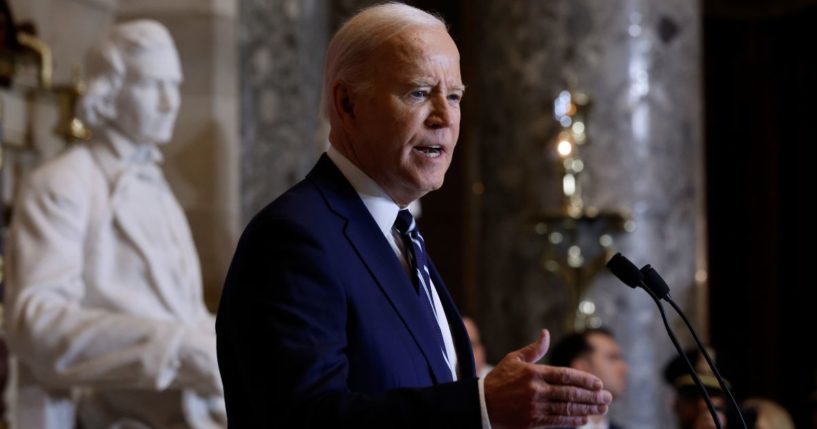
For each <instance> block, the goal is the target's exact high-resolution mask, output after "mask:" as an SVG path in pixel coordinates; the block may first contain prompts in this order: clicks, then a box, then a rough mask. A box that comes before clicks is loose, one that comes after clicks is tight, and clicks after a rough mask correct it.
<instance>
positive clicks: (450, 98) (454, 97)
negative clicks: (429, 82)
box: [448, 94, 462, 103]
mask: <svg viewBox="0 0 817 429" xmlns="http://www.w3.org/2000/svg"><path fill="white" fill-rule="evenodd" d="M460 100H462V94H449V95H448V101H453V102H455V103H459V102H460Z"/></svg>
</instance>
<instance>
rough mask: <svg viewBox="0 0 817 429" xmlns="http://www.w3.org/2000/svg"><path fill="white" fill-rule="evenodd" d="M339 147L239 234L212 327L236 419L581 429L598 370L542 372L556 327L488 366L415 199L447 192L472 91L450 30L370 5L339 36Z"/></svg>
mask: <svg viewBox="0 0 817 429" xmlns="http://www.w3.org/2000/svg"><path fill="white" fill-rule="evenodd" d="M323 90H324V109H325V113H326V114H327V116H328V118H329V122H330V125H331V132H330V136H329V140H330V142H331V147H330V148H329V150H328V151H327V153H326V155H324V156H322V157H321V159H320V160H319V161H318V163H317V165H316V166H315V167H314V168H313V170H312V171H311V172H310V173H309V175H308V176H307V177H306V179H304V180H303V181H302V182H300V183H299V184H297V185H296V186H295V187H293V188H292V189H290V190H289V191H288V192H286V193H285V194H284V195H283V196H281V197H280V198H278V199H277V200H275V201H274V202H273V203H272V204H270V205H269V206H267V207H266V208H265V209H263V210H262V211H261V212H260V213H259V214H258V215H257V216H256V217H255V218H254V219H253V221H252V222H251V223H250V225H249V226H248V227H247V229H246V230H245V231H244V234H243V236H242V238H241V240H240V242H239V245H238V249H237V250H236V254H235V257H234V259H233V263H232V266H231V268H230V272H229V274H228V276H227V280H226V283H225V286H224V291H223V294H222V298H221V306H220V308H219V314H218V319H217V324H216V331H217V338H218V358H219V367H220V369H221V375H222V380H223V381H224V388H225V395H226V400H227V414H228V421H229V424H230V426H231V427H234V428H250V427H287V428H307V427H308V428H325V427H339V428H340V427H342V428H347V427H349V428H364V427H366V428H368V427H372V428H392V427H405V428H434V427H446V428H481V427H494V428H502V427H532V426H548V425H570V426H580V425H582V424H584V423H585V422H586V421H587V416H588V415H593V414H603V413H605V412H606V411H607V405H608V404H609V402H610V400H611V396H610V393H609V392H607V391H605V390H602V383H601V381H600V380H599V379H597V378H596V377H594V376H592V375H590V374H587V373H583V372H580V371H577V370H572V369H568V368H554V367H548V366H543V365H537V364H535V362H536V361H538V360H539V359H540V358H542V356H543V355H544V354H545V352H546V351H547V348H548V342H549V337H548V334H547V331H543V332H542V335H541V336H540V338H539V340H538V341H536V342H535V343H533V344H531V345H529V346H527V347H525V348H522V349H520V350H517V351H514V352H512V353H510V354H508V355H507V356H506V357H505V358H504V359H503V360H502V361H501V362H500V363H499V364H498V365H497V367H496V368H495V369H494V371H493V372H491V373H490V374H489V375H488V376H487V377H486V378H485V379H484V380H478V379H477V378H476V376H475V374H474V362H473V358H472V354H471V347H470V344H469V342H468V335H467V333H466V330H465V328H464V326H463V324H462V321H461V317H460V314H459V313H458V311H457V308H456V307H455V306H454V303H453V301H452V299H451V297H450V296H449V294H448V292H447V290H446V288H445V285H444V284H443V281H442V279H441V278H440V276H439V274H438V272H437V271H436V269H435V268H434V265H433V264H432V262H431V260H430V259H429V257H428V254H427V253H426V248H425V245H424V242H423V238H422V236H421V235H420V233H419V231H418V230H417V227H416V224H415V223H414V220H413V219H412V217H411V215H410V214H409V212H408V210H405V208H406V207H407V206H408V205H409V204H410V203H411V202H413V201H415V200H417V199H418V198H420V197H422V196H423V195H425V194H426V193H428V192H430V191H432V190H435V189H437V188H439V187H440V186H441V185H442V183H443V178H444V176H445V172H446V170H447V169H448V166H449V164H450V163H451V157H452V156H453V154H454V146H455V145H456V142H457V138H458V135H459V124H460V101H461V99H462V96H463V92H464V91H465V87H464V85H463V83H462V79H461V77H460V67H459V52H458V50H457V47H456V45H455V44H454V42H453V40H452V39H451V37H450V36H449V35H448V32H447V30H446V26H445V24H444V23H443V22H442V21H440V20H439V19H438V18H436V17H434V16H432V15H429V14H427V13H425V12H423V11H421V10H418V9H415V8H412V7H410V6H406V5H402V4H394V3H390V4H385V5H380V6H374V7H371V8H368V9H365V10H364V11H362V12H360V13H359V14H357V15H356V16H354V17H353V18H352V19H350V20H349V21H348V22H347V23H346V24H345V25H344V26H343V27H342V28H341V29H340V30H339V31H338V33H337V34H336V35H335V36H334V38H333V39H332V41H331V42H330V45H329V48H328V53H327V58H326V67H325V76H324V87H323Z"/></svg>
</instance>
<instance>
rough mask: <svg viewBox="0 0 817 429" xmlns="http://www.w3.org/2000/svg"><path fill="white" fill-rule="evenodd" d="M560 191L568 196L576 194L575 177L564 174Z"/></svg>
mask: <svg viewBox="0 0 817 429" xmlns="http://www.w3.org/2000/svg"><path fill="white" fill-rule="evenodd" d="M562 190H563V191H564V193H565V195H567V196H570V195H573V194H575V193H576V177H575V176H573V175H572V174H565V177H563V178H562Z"/></svg>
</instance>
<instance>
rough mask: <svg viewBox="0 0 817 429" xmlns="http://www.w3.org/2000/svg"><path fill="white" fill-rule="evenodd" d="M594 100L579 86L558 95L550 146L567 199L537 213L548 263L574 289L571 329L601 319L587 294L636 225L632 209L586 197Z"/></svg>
mask: <svg viewBox="0 0 817 429" xmlns="http://www.w3.org/2000/svg"><path fill="white" fill-rule="evenodd" d="M590 104H591V103H590V97H589V96H587V95H586V94H584V93H582V92H578V91H568V90H565V91H562V92H561V93H559V95H558V96H557V97H556V99H555V101H554V105H553V107H554V108H553V111H554V116H555V119H556V121H558V123H559V125H560V129H559V132H558V133H557V135H556V138H555V139H554V140H553V141H552V142H551V143H550V144H549V145H548V151H549V152H550V154H551V155H552V154H554V153H555V156H554V157H553V158H554V159H556V160H557V163H556V164H557V165H556V168H557V169H558V171H559V174H560V176H561V198H562V204H561V207H560V209H559V210H555V211H543V212H539V213H536V214H534V215H533V216H532V217H531V221H532V223H533V225H534V231H535V232H536V234H538V235H541V236H543V237H545V250H544V254H543V255H542V268H543V269H544V270H545V271H546V272H549V273H552V274H554V275H557V276H559V277H560V278H561V280H562V281H563V282H564V284H565V285H566V289H567V292H568V294H569V298H568V299H569V302H570V308H571V309H572V310H571V311H569V312H568V314H566V316H565V321H564V322H565V326H564V328H565V329H566V331H567V332H572V331H574V330H580V329H584V328H588V327H595V326H599V325H600V324H601V320H600V319H599V317H598V316H597V314H596V306H595V303H593V302H592V301H590V300H586V299H585V296H586V294H587V292H588V290H589V289H590V287H591V286H592V282H593V279H594V278H595V276H596V274H598V272H599V271H601V270H602V269H603V268H604V264H605V262H606V261H607V260H608V259H609V258H610V257H611V256H612V255H613V253H614V251H613V235H614V234H616V233H620V232H623V231H632V230H634V228H635V224H634V222H633V221H632V220H631V219H630V215H629V214H628V213H627V212H625V211H622V210H615V209H612V210H600V209H598V208H596V207H588V206H586V205H585V202H584V200H583V198H582V182H581V180H580V178H581V174H582V172H583V171H584V169H585V165H584V161H583V160H582V158H581V150H582V148H583V147H584V146H585V145H586V144H587V143H588V136H587V130H588V125H587V119H588V111H589V107H590Z"/></svg>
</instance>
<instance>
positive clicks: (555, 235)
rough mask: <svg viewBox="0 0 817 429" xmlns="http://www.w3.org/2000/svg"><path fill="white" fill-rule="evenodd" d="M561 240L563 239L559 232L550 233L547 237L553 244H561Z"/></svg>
mask: <svg viewBox="0 0 817 429" xmlns="http://www.w3.org/2000/svg"><path fill="white" fill-rule="evenodd" d="M563 238H564V237H562V234H561V233H559V232H551V233H550V235H549V236H548V239H549V240H550V242H551V243H553V244H559V243H561V242H562V239H563Z"/></svg>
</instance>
